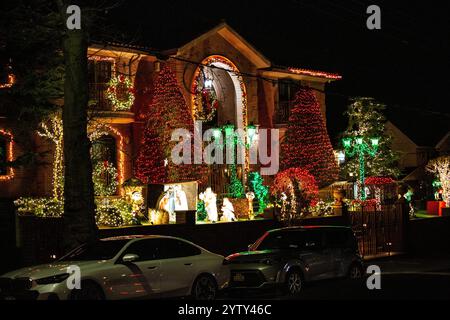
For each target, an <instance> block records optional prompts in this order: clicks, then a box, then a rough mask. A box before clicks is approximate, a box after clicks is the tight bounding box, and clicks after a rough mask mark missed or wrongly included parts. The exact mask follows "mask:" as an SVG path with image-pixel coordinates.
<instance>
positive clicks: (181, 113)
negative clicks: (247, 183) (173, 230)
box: [135, 64, 207, 183]
mask: <svg viewBox="0 0 450 320" xmlns="http://www.w3.org/2000/svg"><path fill="white" fill-rule="evenodd" d="M148 110H149V111H148V115H147V119H148V122H147V127H146V129H145V131H144V136H143V139H142V142H141V146H140V150H139V155H138V158H137V161H136V170H135V175H136V177H138V178H139V179H141V180H142V181H143V182H146V183H172V182H183V181H200V182H202V180H203V179H204V178H205V177H207V175H206V170H207V167H206V166H205V165H199V164H194V163H193V159H194V151H198V152H201V150H195V149H194V143H193V137H191V140H192V141H191V146H190V156H189V158H190V159H191V164H185V163H181V164H175V163H174V162H173V159H172V150H173V148H174V147H175V146H176V145H177V144H179V142H178V141H171V137H172V133H173V132H174V130H176V129H185V130H187V131H186V133H187V132H189V133H191V135H192V133H193V130H194V123H193V120H192V116H191V113H190V111H189V109H188V106H187V105H186V102H185V100H184V96H183V94H182V92H181V90H180V87H179V86H178V82H177V79H176V76H175V74H174V72H173V71H172V69H171V67H170V65H169V64H166V65H165V66H164V67H163V68H162V69H161V71H160V72H159V74H158V76H157V77H156V79H155V86H154V93H153V98H152V102H151V104H150V107H149V108H148ZM188 138H189V137H188V136H187V135H186V136H184V137H183V139H188ZM183 155H184V154H183V153H182V152H180V156H183Z"/></svg>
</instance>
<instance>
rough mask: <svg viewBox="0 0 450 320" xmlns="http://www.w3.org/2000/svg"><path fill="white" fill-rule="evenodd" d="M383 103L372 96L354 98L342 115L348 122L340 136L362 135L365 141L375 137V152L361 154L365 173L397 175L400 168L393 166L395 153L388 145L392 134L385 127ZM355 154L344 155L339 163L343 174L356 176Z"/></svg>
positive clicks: (357, 165)
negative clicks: (368, 154) (342, 165)
mask: <svg viewBox="0 0 450 320" xmlns="http://www.w3.org/2000/svg"><path fill="white" fill-rule="evenodd" d="M385 108H386V106H385V105H383V104H381V103H378V102H376V101H375V100H374V99H373V98H355V99H354V100H353V102H352V104H351V105H350V106H349V107H348V110H347V111H346V113H345V114H346V115H347V116H348V119H349V122H348V127H347V130H346V131H345V132H344V134H343V138H344V139H345V138H352V139H356V138H357V137H360V138H363V139H364V141H369V142H370V139H371V138H378V146H377V152H376V154H374V155H373V156H367V157H365V159H364V160H365V168H364V171H365V176H366V177H371V176H389V177H394V178H396V177H398V175H399V174H400V171H399V169H398V167H397V161H398V154H397V153H396V152H394V151H393V150H392V148H391V144H392V137H391V136H389V135H388V134H387V133H386V131H385V124H386V118H385V117H384V115H383V111H384V110H385ZM359 163H360V159H359V157H357V156H355V157H351V158H347V159H346V162H345V165H344V167H343V173H344V174H345V176H347V177H348V176H349V175H350V174H351V175H352V176H354V177H359V174H360V166H359Z"/></svg>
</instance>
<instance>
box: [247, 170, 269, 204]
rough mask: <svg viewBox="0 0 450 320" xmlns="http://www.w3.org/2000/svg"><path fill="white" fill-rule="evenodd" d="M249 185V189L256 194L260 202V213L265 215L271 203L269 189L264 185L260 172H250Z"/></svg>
mask: <svg viewBox="0 0 450 320" xmlns="http://www.w3.org/2000/svg"><path fill="white" fill-rule="evenodd" d="M248 183H249V189H250V190H251V191H252V192H253V193H254V194H255V198H256V200H257V201H258V213H263V212H264V209H266V207H267V203H268V202H269V187H268V186H265V185H264V180H263V178H262V177H261V175H260V174H259V172H250V174H249V177H248Z"/></svg>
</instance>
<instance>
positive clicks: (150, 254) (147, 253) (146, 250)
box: [122, 239, 160, 261]
mask: <svg viewBox="0 0 450 320" xmlns="http://www.w3.org/2000/svg"><path fill="white" fill-rule="evenodd" d="M159 240H160V239H143V240H138V241H135V242H133V243H131V244H130V245H129V246H128V248H127V249H126V250H125V252H124V253H123V255H122V257H123V256H124V255H126V254H136V255H138V256H139V259H138V260H137V261H150V260H155V259H158V256H159Z"/></svg>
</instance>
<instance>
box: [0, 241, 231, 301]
mask: <svg viewBox="0 0 450 320" xmlns="http://www.w3.org/2000/svg"><path fill="white" fill-rule="evenodd" d="M78 268H79V269H78ZM73 270H75V272H74V271H73ZM76 270H79V271H80V272H79V275H80V277H77V271H76ZM229 278H230V271H229V268H228V266H227V265H225V264H224V257H223V256H220V255H217V254H214V253H211V252H209V251H207V250H206V249H204V248H201V247H199V246H197V245H195V244H193V243H191V242H188V241H186V240H183V239H179V238H174V237H166V236H127V237H116V238H107V239H102V240H99V241H97V242H96V243H93V244H85V245H82V246H80V247H78V248H77V249H75V250H73V251H72V252H70V253H69V254H67V255H66V256H64V257H62V258H61V259H59V260H58V261H56V262H54V263H51V264H45V265H39V266H35V267H27V268H23V269H19V270H16V271H13V272H9V273H7V274H5V275H3V276H2V277H0V297H2V298H3V299H10V300H12V299H38V300H41V299H45V300H47V299H61V300H66V299H75V300H102V299H139V298H160V297H178V296H192V297H193V298H195V299H204V300H211V299H214V298H215V297H216V294H217V292H218V291H219V290H221V289H224V288H225V287H226V286H227V285H228V282H229ZM78 280H79V281H78ZM77 281H78V282H77ZM77 283H79V284H80V285H81V287H80V289H76V288H75V289H73V288H74V286H75V285H76V284H77Z"/></svg>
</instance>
